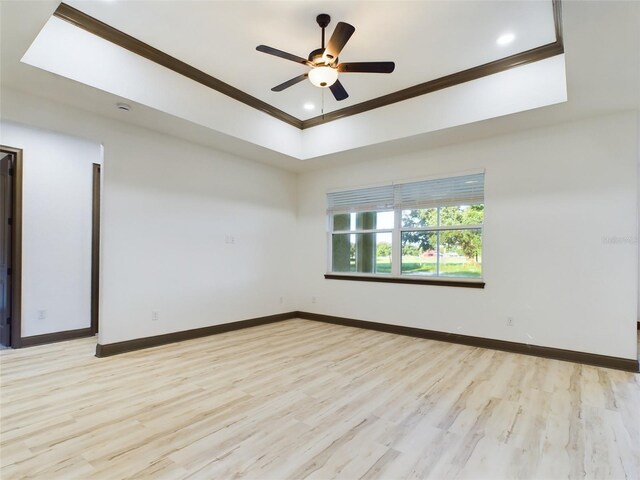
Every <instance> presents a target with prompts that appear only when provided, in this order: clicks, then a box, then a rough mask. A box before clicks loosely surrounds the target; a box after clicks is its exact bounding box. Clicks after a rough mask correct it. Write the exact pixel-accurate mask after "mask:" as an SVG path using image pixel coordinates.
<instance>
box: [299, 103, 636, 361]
mask: <svg viewBox="0 0 640 480" xmlns="http://www.w3.org/2000/svg"><path fill="white" fill-rule="evenodd" d="M636 124H637V115H636V113H635V112H630V113H627V114H619V115H615V116H608V117H601V118H596V119H591V120H588V121H583V122H580V123H573V124H565V125H560V126H555V127H550V128H545V129H539V130H532V131H527V132H522V133H518V134H515V135H508V136H503V137H494V138H490V139H486V140H482V141H477V142H473V143H468V144H461V145H455V146H450V147H446V148H441V149H437V150H431V151H425V152H421V153H419V154H411V155H406V156H399V157H396V158H388V159H385V160H383V161H366V160H367V159H366V158H363V159H362V160H363V163H361V164H356V165H349V166H341V167H336V168H331V169H328V170H324V171H317V172H310V173H305V174H301V176H300V181H299V187H298V190H299V212H298V214H299V228H298V242H297V244H298V245H299V251H298V264H300V265H304V266H305V268H304V269H300V270H299V281H298V295H299V297H300V298H301V299H302V300H301V302H300V310H303V311H310V312H316V313H323V314H329V315H337V316H344V317H350V318H356V319H362V320H370V321H376V322H384V323H391V324H398V325H407V326H412V327H418V328H425V329H433V330H439V331H444V332H455V333H460V334H465V335H474V336H480V337H489V338H495V339H502V340H510V341H516V342H525V343H531V344H535V345H543V346H549V347H556V348H564V349H570V350H578V351H584V352H591V353H597V354H603V355H611V356H617V357H623V358H636V337H635V322H636V309H637V295H638V288H637V282H638V276H637V268H638V258H637V256H638V250H637V247H636V245H635V244H632V243H631V242H628V241H627V242H625V241H618V242H616V241H614V242H612V241H610V239H612V238H618V239H622V238H627V239H628V238H630V237H634V236H635V235H636V232H637V220H638V219H637V170H636V169H637V163H636V162H637V155H638V142H637V125H636ZM475 168H485V169H486V181H485V182H486V183H485V192H486V196H485V198H486V218H485V228H484V255H483V258H484V278H485V281H486V288H485V289H484V290H476V289H466V288H452V287H441V286H432V285H405V284H386V283H382V284H380V283H369V282H352V281H339V280H325V279H324V278H323V274H324V273H325V268H326V260H325V256H326V254H325V252H326V234H325V232H326V218H325V208H326V199H325V193H326V192H327V191H328V190H330V189H336V188H342V187H357V186H360V185H366V184H375V183H377V182H383V181H388V180H401V179H407V178H411V177H413V176H415V177H424V176H428V175H435V174H446V173H455V172H458V171H463V170H469V169H475ZM312 296H314V297H316V303H312V302H311V297H312ZM507 317H513V318H514V319H515V326H513V327H508V326H506V320H507Z"/></svg>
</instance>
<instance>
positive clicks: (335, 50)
mask: <svg viewBox="0 0 640 480" xmlns="http://www.w3.org/2000/svg"><path fill="white" fill-rule="evenodd" d="M330 21H331V17H330V16H329V15H327V14H326V13H322V14H320V15H318V16H317V18H316V22H318V25H319V26H320V28H321V29H322V47H321V48H318V49H316V50H313V51H312V52H311V53H310V54H309V57H308V58H302V57H298V56H297V55H292V54H291V53H287V52H283V51H282V50H278V49H276V48H272V47H268V46H266V45H258V46H257V47H256V50H258V51H259V52H263V53H268V54H269V55H275V56H276V57H280V58H284V59H286V60H291V61H293V62H296V63H300V64H302V65H306V66H307V67H311V70H309V72H307V73H303V74H302V75H298V76H297V77H294V78H292V79H291V80H287V81H286V82H284V83H281V84H280V85H277V86H275V87H273V88H272V89H271V90H272V91H274V92H281V91H282V90H284V89H285V88H289V87H291V86H292V85H295V84H296V83H299V82H301V81H303V80H304V79H306V78H308V79H309V81H310V82H311V83H312V84H314V85H315V86H316V87H320V88H329V90H331V93H333V96H334V97H335V99H336V100H338V101H340V100H344V99H345V98H347V97H348V96H349V94H348V93H347V91H346V90H345V89H344V87H343V86H342V84H341V83H340V80H338V74H339V73H391V72H393V70H394V68H395V67H396V64H395V63H394V62H349V63H338V55H339V54H340V52H341V51H342V49H343V48H344V46H345V45H346V43H347V42H348V41H349V39H350V38H351V35H353V32H355V31H356V29H355V28H354V27H353V26H352V25H349V24H348V23H344V22H338V24H337V25H336V28H335V30H334V31H333V35H331V38H330V39H329V43H328V44H327V46H326V48H325V45H324V30H325V28H327V25H329V22H330Z"/></svg>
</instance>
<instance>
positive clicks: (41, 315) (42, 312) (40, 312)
mask: <svg viewBox="0 0 640 480" xmlns="http://www.w3.org/2000/svg"><path fill="white" fill-rule="evenodd" d="M46 318H47V311H46V310H38V320H45V319H46Z"/></svg>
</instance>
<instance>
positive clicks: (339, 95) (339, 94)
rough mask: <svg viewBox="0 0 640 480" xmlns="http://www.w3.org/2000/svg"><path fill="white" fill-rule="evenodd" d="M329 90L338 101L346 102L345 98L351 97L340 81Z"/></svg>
mask: <svg viewBox="0 0 640 480" xmlns="http://www.w3.org/2000/svg"><path fill="white" fill-rule="evenodd" d="M329 89H330V90H331V93H333V96H334V97H336V100H338V101H340V100H344V99H345V98H347V97H349V94H348V93H347V91H346V90H345V89H344V87H343V86H342V84H341V83H340V80H336V83H334V84H333V85H331V86H330V87H329Z"/></svg>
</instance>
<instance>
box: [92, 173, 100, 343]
mask: <svg viewBox="0 0 640 480" xmlns="http://www.w3.org/2000/svg"><path fill="white" fill-rule="evenodd" d="M101 179H102V165H100V164H99V163H94V164H93V190H92V200H91V333H92V335H95V334H96V333H98V328H99V318H100V200H101V198H102V196H101V189H102V183H101Z"/></svg>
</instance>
